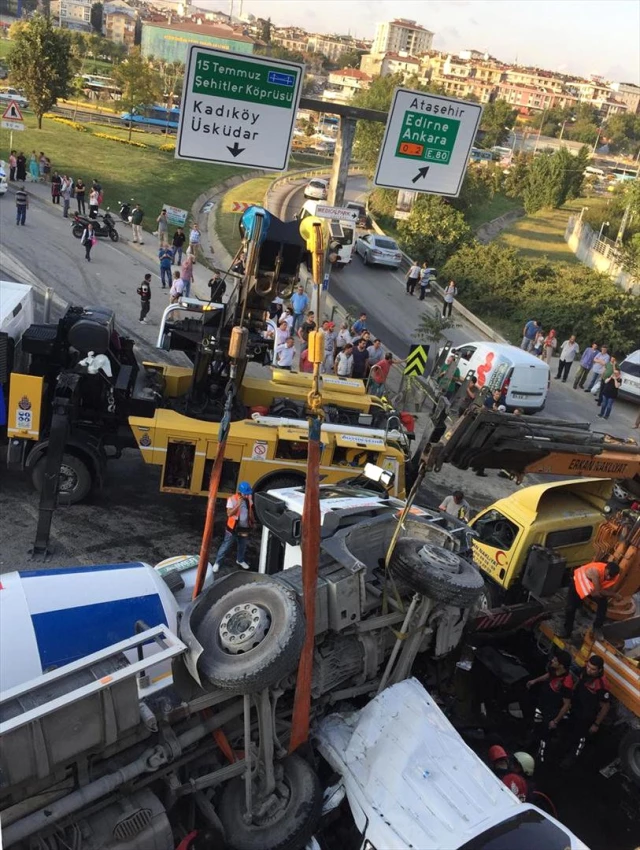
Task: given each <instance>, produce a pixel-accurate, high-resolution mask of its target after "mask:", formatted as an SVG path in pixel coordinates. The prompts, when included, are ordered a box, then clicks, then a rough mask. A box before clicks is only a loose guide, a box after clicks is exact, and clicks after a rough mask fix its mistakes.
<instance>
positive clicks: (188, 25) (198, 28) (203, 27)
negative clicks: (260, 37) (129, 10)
mask: <svg viewBox="0 0 640 850" xmlns="http://www.w3.org/2000/svg"><path fill="white" fill-rule="evenodd" d="M144 24H145V26H149V24H151V26H154V27H158V28H159V29H166V30H177V31H178V32H190V33H193V34H194V35H195V34H196V33H200V34H202V35H210V36H212V37H213V38H228V39H230V40H231V41H243V42H245V43H247V44H255V39H254V38H248V37H247V36H246V35H240V34H239V33H236V32H233V30H231V29H228V28H226V27H215V26H212V25H211V24H197V23H194V22H193V21H186V22H184V23H171V24H170V23H168V22H166V23H164V22H163V23H160V22H158V21H149V20H145V21H144Z"/></svg>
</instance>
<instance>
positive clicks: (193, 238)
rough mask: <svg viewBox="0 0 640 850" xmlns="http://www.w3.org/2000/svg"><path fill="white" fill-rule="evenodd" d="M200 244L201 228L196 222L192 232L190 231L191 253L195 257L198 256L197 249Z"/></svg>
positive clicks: (192, 226)
mask: <svg viewBox="0 0 640 850" xmlns="http://www.w3.org/2000/svg"><path fill="white" fill-rule="evenodd" d="M199 244H200V228H199V227H198V225H197V224H196V223H195V222H194V224H192V225H191V230H190V231H189V251H191V253H192V254H193V256H194V257H195V255H196V249H197V247H198V245H199Z"/></svg>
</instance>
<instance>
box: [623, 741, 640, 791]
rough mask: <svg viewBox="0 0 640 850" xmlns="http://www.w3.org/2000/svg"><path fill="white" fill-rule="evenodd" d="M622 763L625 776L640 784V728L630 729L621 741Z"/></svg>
mask: <svg viewBox="0 0 640 850" xmlns="http://www.w3.org/2000/svg"><path fill="white" fill-rule="evenodd" d="M618 755H619V756H620V764H621V766H622V771H623V773H624V774H625V776H628V777H629V779H631V780H633V782H635V784H636V785H640V729H630V730H629V731H628V732H627V734H626V735H625V736H624V738H623V739H622V740H621V741H620V749H619V752H618Z"/></svg>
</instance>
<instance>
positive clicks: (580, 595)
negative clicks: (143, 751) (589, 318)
mask: <svg viewBox="0 0 640 850" xmlns="http://www.w3.org/2000/svg"><path fill="white" fill-rule="evenodd" d="M619 573H620V567H619V566H618V565H617V564H616V563H614V562H613V561H609V562H608V563H605V562H604V561H592V562H591V563H589V564H585V565H584V566H582V567H578V568H577V569H576V570H575V571H574V573H573V580H572V581H570V582H569V591H568V594H567V607H566V609H565V612H564V632H563V633H562V634H561V635H559V637H562V638H570V637H571V633H572V631H573V621H574V620H575V616H576V611H577V610H578V608H579V607H580V606H581V605H582V602H583V600H585V599H586V598H587V597H590V598H591V599H593V600H594V602H595V603H596V618H595V620H594V621H593V628H594V630H595V631H598V630H600V629H601V628H602V626H603V624H604V618H605V617H606V616H607V605H608V604H609V599H610V598H611V597H616V598H618V597H619V595H618V594H617V593H616V592H615V590H613V586H614V584H616V582H617V581H618V575H619Z"/></svg>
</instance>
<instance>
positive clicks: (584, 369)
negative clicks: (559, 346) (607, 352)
mask: <svg viewBox="0 0 640 850" xmlns="http://www.w3.org/2000/svg"><path fill="white" fill-rule="evenodd" d="M597 353H598V343H597V342H592V343H591V347H590V348H585V350H584V354H583V355H582V357H581V358H580V367H579V368H578V371H577V372H576V377H575V379H574V381H573V388H574V390H577V389H578V388H580V389H581V390H582V389H584V382H585V381H586V380H587V375H588V374H589V372H590V371H591V367H592V366H593V361H594V360H595V359H596V354H597Z"/></svg>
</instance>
